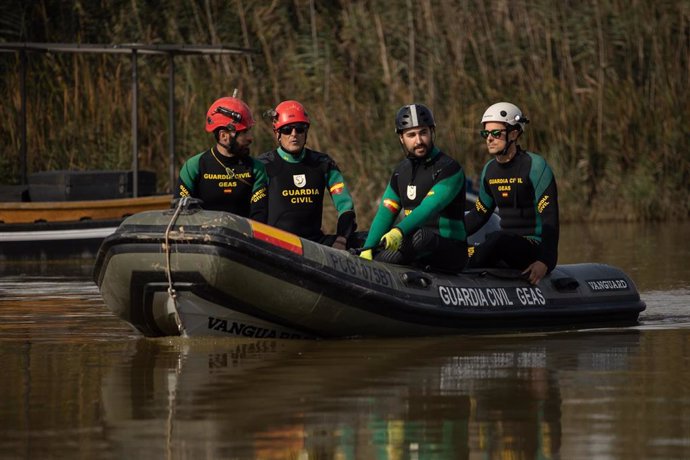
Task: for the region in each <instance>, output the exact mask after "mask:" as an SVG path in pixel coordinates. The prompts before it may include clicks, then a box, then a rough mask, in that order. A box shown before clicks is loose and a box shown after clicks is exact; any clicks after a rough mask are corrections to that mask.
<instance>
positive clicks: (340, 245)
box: [331, 236, 347, 251]
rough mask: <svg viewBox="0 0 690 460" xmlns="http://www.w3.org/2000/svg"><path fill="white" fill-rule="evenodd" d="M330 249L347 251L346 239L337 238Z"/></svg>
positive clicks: (342, 237)
mask: <svg viewBox="0 0 690 460" xmlns="http://www.w3.org/2000/svg"><path fill="white" fill-rule="evenodd" d="M331 247H332V248H335V249H340V250H343V251H344V250H345V249H347V239H346V238H345V237H344V236H338V237H337V238H336V239H335V241H334V242H333V244H332V245H331Z"/></svg>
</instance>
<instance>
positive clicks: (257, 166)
mask: <svg viewBox="0 0 690 460" xmlns="http://www.w3.org/2000/svg"><path fill="white" fill-rule="evenodd" d="M266 185H267V177H266V169H265V168H264V165H263V163H261V162H260V161H257V160H255V159H254V158H252V157H249V156H245V157H240V156H233V157H226V156H223V155H221V154H220V153H218V151H217V150H216V148H215V147H212V148H211V149H209V150H207V151H205V152H202V153H199V154H197V155H195V156H193V157H191V158H190V159H188V160H187V161H186V162H185V163H184V164H183V165H182V168H181V169H180V177H179V180H178V187H177V197H178V198H182V197H186V196H190V197H194V198H200V199H201V200H203V204H202V207H203V208H204V209H209V210H213V211H227V212H231V213H233V214H237V215H238V216H242V217H249V218H251V219H254V220H257V221H259V222H266V218H267V204H268V200H267V196H266Z"/></svg>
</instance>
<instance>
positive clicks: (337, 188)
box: [328, 182, 345, 195]
mask: <svg viewBox="0 0 690 460" xmlns="http://www.w3.org/2000/svg"><path fill="white" fill-rule="evenodd" d="M344 188H345V184H344V183H342V182H338V183H337V184H333V185H331V188H329V189H328V191H329V192H331V195H340V194H341V193H343V189H344Z"/></svg>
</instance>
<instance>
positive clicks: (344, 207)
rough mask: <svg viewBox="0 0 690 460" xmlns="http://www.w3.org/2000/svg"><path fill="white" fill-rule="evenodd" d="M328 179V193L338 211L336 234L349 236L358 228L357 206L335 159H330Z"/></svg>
mask: <svg viewBox="0 0 690 460" xmlns="http://www.w3.org/2000/svg"><path fill="white" fill-rule="evenodd" d="M326 181H327V184H328V193H329V194H330V195H331V199H332V200H333V205H334V206H335V209H336V210H337V211H338V224H337V225H336V235H338V236H344V237H345V238H348V237H349V236H350V235H351V234H352V232H354V231H355V229H356V228H357V223H356V220H355V207H354V202H353V200H352V195H351V194H350V191H349V190H348V188H347V185H346V184H345V178H344V177H343V174H342V173H341V172H340V169H338V166H337V165H336V164H335V162H333V161H330V164H329V166H328V173H327V177H326Z"/></svg>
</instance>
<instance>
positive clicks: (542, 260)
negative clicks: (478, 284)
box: [465, 102, 559, 284]
mask: <svg viewBox="0 0 690 460" xmlns="http://www.w3.org/2000/svg"><path fill="white" fill-rule="evenodd" d="M528 122H529V121H528V120H527V118H525V116H524V115H523V114H522V111H521V110H520V109H519V108H518V107H517V106H515V105H514V104H511V103H509V102H499V103H496V104H493V105H492V106H491V107H489V108H488V109H486V111H485V112H484V115H483V116H482V121H481V123H482V125H483V128H484V129H482V130H481V131H480V134H481V136H482V137H483V138H484V139H486V147H487V150H488V151H489V154H490V155H492V156H493V157H494V158H492V159H491V160H489V162H488V163H486V165H485V166H484V170H483V171H482V176H481V181H480V184H479V195H478V198H477V202H476V203H475V209H473V210H471V211H470V212H469V213H468V214H467V216H466V217H465V219H466V222H467V232H468V235H472V234H473V233H474V232H476V231H477V230H479V229H480V228H481V226H482V225H484V223H485V222H486V221H487V220H488V219H489V217H490V216H491V214H492V213H493V212H494V210H495V209H496V208H497V207H498V213H499V215H500V216H501V230H499V231H496V232H493V233H490V234H488V235H487V238H486V241H485V242H484V243H482V244H480V245H479V246H477V247H476V248H475V251H474V254H473V255H472V257H471V258H470V260H469V263H468V268H479V267H495V266H505V265H507V266H508V267H510V268H516V269H518V270H523V274H524V275H525V277H526V278H527V279H528V280H529V282H530V283H532V284H537V283H538V282H539V280H541V279H542V278H543V277H544V275H546V274H547V273H548V272H550V271H551V270H553V269H554V267H555V266H556V261H557V259H558V233H559V224H558V193H557V189H556V179H555V178H554V175H553V172H552V171H551V168H550V167H549V165H548V164H547V163H546V160H544V158H542V157H541V156H540V155H537V154H536V153H532V152H527V151H525V150H523V149H522V148H521V147H520V146H519V145H518V144H517V140H518V138H519V137H520V136H521V135H522V133H523V131H524V128H525V125H526V124H527V123H528Z"/></svg>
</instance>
